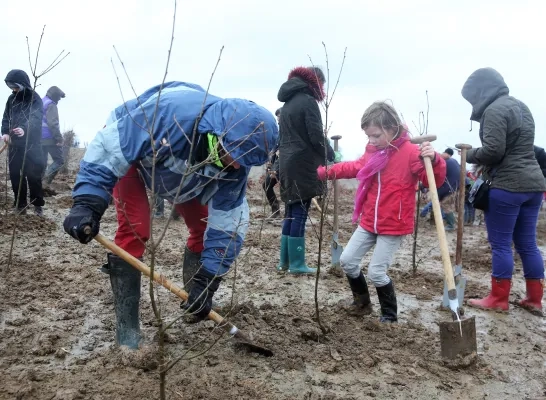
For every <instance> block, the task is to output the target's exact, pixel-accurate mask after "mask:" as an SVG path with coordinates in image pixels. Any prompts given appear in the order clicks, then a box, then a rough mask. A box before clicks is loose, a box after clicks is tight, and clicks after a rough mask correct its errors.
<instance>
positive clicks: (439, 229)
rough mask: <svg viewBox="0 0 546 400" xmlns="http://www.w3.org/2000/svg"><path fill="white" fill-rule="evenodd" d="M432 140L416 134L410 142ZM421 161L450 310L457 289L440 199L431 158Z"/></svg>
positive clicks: (455, 305) (416, 142) (431, 136)
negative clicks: (424, 172) (430, 202)
mask: <svg viewBox="0 0 546 400" xmlns="http://www.w3.org/2000/svg"><path fill="white" fill-rule="evenodd" d="M434 140H436V136H434V135H428V136H417V137H414V138H411V143H415V144H421V143H423V142H432V141H434ZM423 163H424V164H425V171H426V173H427V180H428V187H429V193H430V199H431V201H432V210H433V211H434V222H435V225H436V233H437V234H438V241H439V242H440V252H441V254H442V263H443V265H444V275H445V279H446V284H447V289H448V296H449V302H450V308H451V309H452V310H457V307H458V305H459V304H458V302H457V290H456V289H455V279H454V277H453V269H452V267H451V259H450V257H449V249H448V246H447V238H446V232H445V230H444V221H443V220H442V209H441V207H440V199H439V198H438V190H437V188H436V179H435V178H434V170H433V169H432V160H431V159H430V157H423ZM453 301H455V302H456V304H455V303H453ZM453 307H455V308H453Z"/></svg>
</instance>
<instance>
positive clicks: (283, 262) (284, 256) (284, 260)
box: [277, 235, 289, 272]
mask: <svg viewBox="0 0 546 400" xmlns="http://www.w3.org/2000/svg"><path fill="white" fill-rule="evenodd" d="M288 263H289V259H288V236H287V235H281V255H280V258H279V264H278V265H277V271H279V272H282V271H286V270H288Z"/></svg>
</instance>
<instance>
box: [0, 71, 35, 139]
mask: <svg viewBox="0 0 546 400" xmlns="http://www.w3.org/2000/svg"><path fill="white" fill-rule="evenodd" d="M5 81H6V82H8V81H10V82H15V83H18V84H19V85H21V86H22V87H23V89H22V90H20V91H19V92H17V93H12V94H11V95H10V96H9V97H8V101H7V102H6V108H5V109H4V115H3V117H2V135H5V134H8V135H10V140H11V145H12V146H14V147H23V148H24V147H25V143H26V141H27V135H28V146H29V148H30V147H34V145H38V146H39V145H40V143H41V139H42V117H43V113H44V111H43V105H42V99H41V98H40V96H38V94H37V93H36V92H35V91H34V90H32V86H31V85H30V80H29V78H28V75H27V74H26V73H25V72H24V71H21V70H17V69H14V70H11V71H10V72H9V73H8V75H7V76H6V79H5ZM15 128H22V129H23V130H24V131H25V135H24V136H21V137H19V136H17V135H15V134H13V133H12V132H11V131H12V130H13V129H15Z"/></svg>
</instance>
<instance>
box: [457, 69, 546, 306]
mask: <svg viewBox="0 0 546 400" xmlns="http://www.w3.org/2000/svg"><path fill="white" fill-rule="evenodd" d="M461 93H462V96H463V97H464V98H465V99H466V100H467V101H468V102H469V103H470V104H471V105H472V114H471V116H470V120H471V121H476V122H479V123H480V133H479V136H480V141H481V144H482V146H481V147H478V148H473V149H470V150H468V154H467V161H468V162H469V163H471V164H478V165H480V166H482V167H483V173H482V175H483V177H484V179H485V180H488V181H490V182H491V185H490V190H489V195H488V201H487V204H486V207H484V208H485V210H484V212H485V226H486V227H487V238H488V240H489V244H490V245H491V249H492V253H493V255H492V274H491V292H490V293H489V295H487V296H486V297H485V298H483V299H471V300H469V301H468V305H469V306H471V307H477V308H481V309H485V310H501V311H507V310H508V308H509V306H508V298H509V296H510V288H511V287H512V273H513V271H514V255H513V252H512V243H514V247H515V248H516V251H517V252H518V254H519V256H520V258H521V261H522V264H523V274H524V276H525V282H526V288H527V296H526V297H525V298H524V299H523V300H521V301H519V302H518V304H519V306H521V307H523V308H525V309H527V310H529V311H531V312H533V313H540V314H542V296H543V294H544V288H543V282H544V260H543V258H542V254H541V253H540V250H539V249H538V247H537V241H536V225H537V219H538V214H539V210H540V206H541V203H542V196H543V192H544V191H546V183H545V181H544V176H543V173H542V171H541V169H540V166H539V164H538V163H537V160H536V159H535V149H534V141H535V122H534V119H533V115H532V114H531V111H530V110H529V108H528V107H527V106H526V105H525V104H524V103H523V102H522V101H520V100H518V99H516V98H514V97H512V96H510V95H509V89H508V86H507V85H506V83H505V82H504V79H503V77H502V76H501V74H499V73H498V72H497V71H496V70H494V69H493V68H480V69H478V70H476V71H474V72H473V73H472V74H471V75H470V77H469V78H468V79H467V81H466V82H465V84H464V86H463V89H462V92H461Z"/></svg>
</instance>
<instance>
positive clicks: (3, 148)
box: [0, 143, 8, 154]
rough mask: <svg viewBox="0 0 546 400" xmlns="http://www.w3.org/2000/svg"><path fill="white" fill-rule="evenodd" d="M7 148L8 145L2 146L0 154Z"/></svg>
mask: <svg viewBox="0 0 546 400" xmlns="http://www.w3.org/2000/svg"><path fill="white" fill-rule="evenodd" d="M7 148H8V144H7V143H4V145H3V146H2V148H1V149H0V154H2V153H3V152H4V150H6V149H7Z"/></svg>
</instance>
